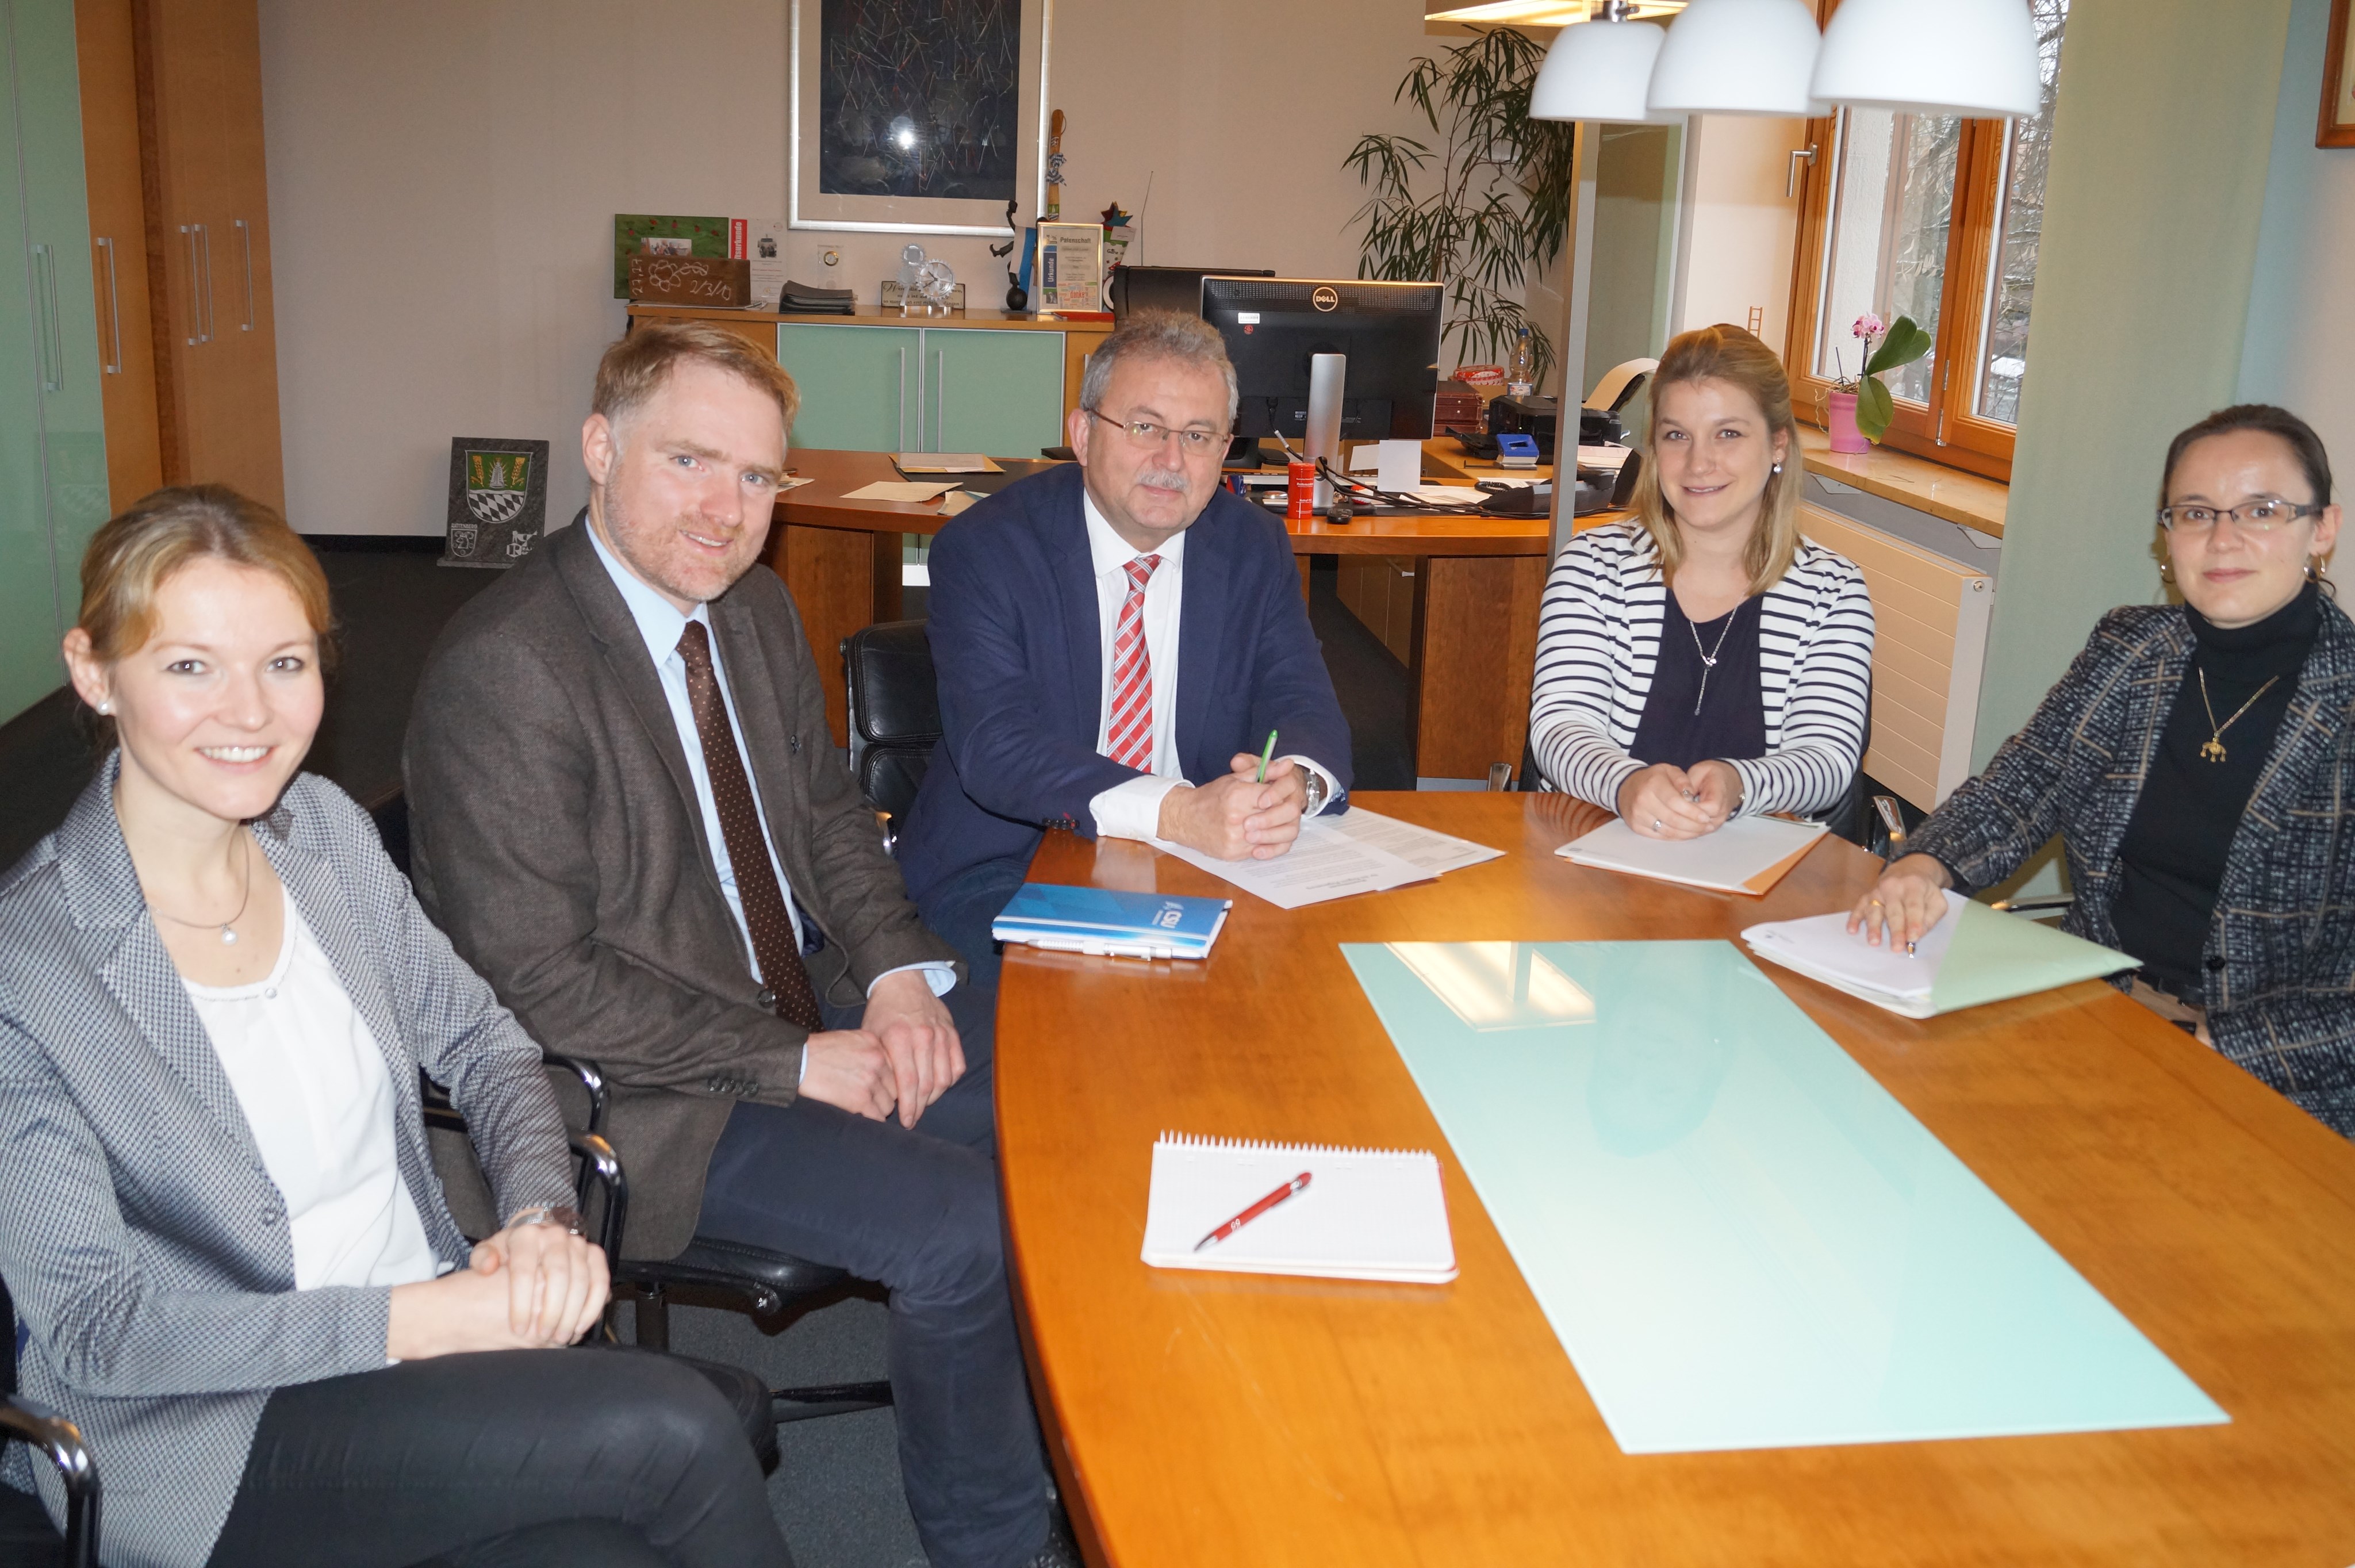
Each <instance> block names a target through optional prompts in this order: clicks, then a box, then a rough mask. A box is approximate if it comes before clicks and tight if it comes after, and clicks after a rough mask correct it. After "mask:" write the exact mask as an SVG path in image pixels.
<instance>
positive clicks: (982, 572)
mask: <svg viewBox="0 0 2355 1568" xmlns="http://www.w3.org/2000/svg"><path fill="white" fill-rule="evenodd" d="M1081 494H1082V476H1081V469H1080V465H1079V464H1075V463H1072V464H1060V465H1059V466H1057V467H1054V468H1051V469H1049V470H1047V471H1046V472H1044V473H1041V474H1038V475H1033V476H1031V477H1030V478H1028V479H1025V480H1022V481H1020V482H1019V483H1018V484H1014V485H1007V487H1006V488H1005V489H1004V490H1001V491H999V492H998V493H997V494H996V495H995V496H990V497H989V498H988V499H987V500H985V501H983V502H981V503H980V504H979V505H977V506H975V507H974V508H973V509H972V510H970V511H968V512H966V513H965V514H964V516H962V517H958V518H957V519H956V520H955V521H954V522H953V523H951V524H949V525H948V526H947V527H946V528H943V529H942V530H941V531H940V533H939V534H938V535H937V536H936V537H935V538H934V539H933V540H932V591H931V594H930V604H931V611H932V622H931V626H930V635H931V639H932V664H933V667H935V668H936V669H937V670H938V671H939V675H940V694H941V725H942V729H943V731H944V734H943V737H942V740H941V742H940V744H939V745H937V746H935V747H934V748H933V749H932V763H931V766H930V768H929V769H928V771H927V772H926V773H925V774H924V783H923V787H922V790H921V791H919V792H918V794H917V796H916V804H915V805H914V807H913V808H912V809H911V811H910V812H909V815H908V821H907V823H906V825H905V826H904V827H903V828H902V829H901V831H900V847H899V858H900V871H901V873H902V874H903V875H904V876H905V877H906V878H907V882H908V891H909V893H910V895H911V897H913V898H914V899H915V900H916V901H918V902H919V903H920V904H921V903H923V902H924V901H927V900H928V899H929V898H930V897H931V896H932V893H933V892H934V891H937V890H938V889H940V888H941V887H943V885H945V884H946V883H947V882H948V881H949V880H951V879H952V878H954V877H956V876H957V875H959V874H960V873H962V872H964V871H966V870H969V869H972V868H973V867H975V866H977V865H980V864H981V863H982V862H984V861H986V860H999V859H1022V860H1025V861H1027V860H1028V859H1029V857H1030V853H1031V851H1032V850H1033V849H1035V848H1038V845H1039V837H1041V832H1042V829H1044V828H1047V827H1068V828H1071V829H1074V830H1076V831H1078V832H1080V833H1082V834H1084V835H1087V836H1089V837H1093V836H1094V833H1095V818H1094V817H1093V816H1092V815H1091V813H1090V812H1089V810H1088V802H1089V801H1090V800H1092V799H1093V798H1094V797H1095V796H1096V795H1100V794H1102V793H1103V791H1105V790H1107V789H1110V788H1112V787H1113V786H1114V784H1122V783H1124V782H1125V781H1127V780H1129V779H1133V778H1135V777H1137V776H1138V773H1137V770H1136V769H1135V768H1130V767H1124V766H1123V765H1122V764H1120V763H1115V762H1114V761H1113V760H1112V759H1111V758H1109V757H1106V756H1103V755H1101V754H1099V753H1098V752H1097V751H1096V731H1097V729H1098V728H1099V726H1100V724H1101V721H1102V719H1103V714H1102V712H1101V704H1102V702H1103V651H1102V650H1103V631H1102V622H1101V618H1100V616H1099V614H1098V612H1097V608H1096V584H1095V573H1094V564H1093V562H1092V560H1091V559H1090V557H1089V553H1088V531H1087V519H1086V517H1085V515H1084V514H1083V513H1082V510H1081V507H1080V497H1081ZM1177 646H1178V655H1177V670H1178V676H1177V754H1178V758H1179V760H1180V761H1181V762H1182V763H1183V764H1184V766H1185V770H1186V776H1187V777H1188V779H1191V780H1193V781H1195V782H1197V783H1203V782H1208V781H1209V780H1211V779H1215V778H1218V777H1220V775H1221V774H1223V773H1226V771H1227V768H1228V763H1229V761H1230V759H1231V758H1232V757H1233V756H1234V754H1235V753H1236V752H1257V751H1258V750H1260V748H1261V747H1262V746H1263V744H1264V743H1265V742H1266V740H1267V732H1268V731H1270V730H1275V731H1281V736H1280V738H1279V740H1278V741H1277V742H1276V750H1277V752H1279V753H1290V754H1297V755H1300V756H1305V757H1313V758H1315V759H1316V762H1317V763H1319V764H1320V765H1321V766H1323V767H1324V768H1325V769H1326V770H1327V772H1329V773H1332V775H1333V776H1334V777H1335V778H1336V779H1337V780H1339V781H1340V784H1341V787H1342V789H1343V790H1344V791H1346V790H1347V789H1348V785H1349V726H1348V722H1347V721H1346V720H1343V719H1342V717H1341V705H1340V703H1339V702H1338V701H1337V700H1336V699H1335V698H1334V696H1333V677H1331V676H1330V675H1328V674H1327V673H1326V669H1325V656H1324V654H1323V653H1322V651H1321V650H1320V649H1319V648H1318V647H1317V645H1316V634H1315V633H1313V632H1311V631H1310V630H1309V628H1308V607H1307V606H1306V605H1305V603H1302V602H1301V597H1300V575H1299V571H1298V570H1297V569H1296V568H1295V566H1294V565H1293V558H1292V544H1291V540H1290V539H1289V538H1287V537H1286V535H1285V534H1284V528H1283V525H1282V524H1280V523H1278V522H1277V521H1276V520H1275V519H1274V518H1273V517H1270V516H1269V515H1268V514H1267V513H1266V512H1265V511H1263V509H1261V508H1260V507H1254V506H1252V504H1251V503H1250V502H1248V501H1245V500H1243V499H1242V498H1241V496H1235V495H1233V494H1231V493H1230V492H1229V491H1227V490H1225V489H1223V488H1221V489H1220V491H1219V492H1218V493H1217V494H1216V495H1215V496H1211V497H1210V504H1209V506H1208V507H1204V508H1203V510H1202V515H1201V516H1200V517H1198V518H1196V519H1195V521H1194V525H1193V527H1192V528H1188V530H1187V534H1186V578H1185V602H1184V603H1183V604H1182V605H1181V607H1180V609H1179V611H1178V617H1177ZM1347 804H1348V803H1347V801H1346V799H1344V800H1341V801H1338V802H1337V803H1336V804H1335V805H1327V807H1326V810H1327V811H1328V812H1329V811H1333V810H1336V809H1340V808H1343V807H1346V805H1347Z"/></svg>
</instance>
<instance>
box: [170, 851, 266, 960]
mask: <svg viewBox="0 0 2355 1568" xmlns="http://www.w3.org/2000/svg"><path fill="white" fill-rule="evenodd" d="M238 847H239V848H240V849H242V850H243V851H244V853H243V855H241V856H240V861H241V863H242V864H243V865H244V867H245V891H243V892H241V893H240V894H238V897H237V912H236V913H235V914H233V915H231V916H229V918H228V919H227V920H224V921H218V922H216V921H209V920H182V919H181V918H180V917H179V916H178V915H176V914H165V912H164V911H162V910H160V909H157V908H156V907H155V900H153V899H150V900H148V901H147V908H148V910H149V912H152V913H155V914H161V915H163V916H164V918H165V920H168V921H170V922H171V923H173V924H174V925H188V926H194V927H196V928H197V930H198V931H202V930H205V929H206V928H207V927H216V928H218V930H219V932H220V939H221V942H222V944H223V945H225V946H229V947H234V946H236V945H237V932H236V931H235V930H234V929H232V928H233V927H235V926H236V924H237V923H238V922H239V921H240V920H243V919H244V918H245V906H246V905H247V904H249V903H250V902H252V901H253V846H252V843H251V841H250V840H249V839H240V840H239V841H238Z"/></svg>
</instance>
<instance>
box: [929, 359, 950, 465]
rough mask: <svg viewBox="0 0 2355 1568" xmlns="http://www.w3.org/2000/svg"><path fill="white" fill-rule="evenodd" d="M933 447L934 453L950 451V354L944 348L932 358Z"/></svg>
mask: <svg viewBox="0 0 2355 1568" xmlns="http://www.w3.org/2000/svg"><path fill="white" fill-rule="evenodd" d="M948 428H949V353H948V350H947V349H945V348H943V349H942V350H941V351H940V352H939V353H938V354H935V355H933V356H932V450H933V451H934V452H946V451H947V450H948V449H949V438H948V433H947V432H948Z"/></svg>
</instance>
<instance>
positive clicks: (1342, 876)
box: [1150, 812, 1436, 909]
mask: <svg viewBox="0 0 2355 1568" xmlns="http://www.w3.org/2000/svg"><path fill="white" fill-rule="evenodd" d="M1349 815H1350V816H1356V815H1357V813H1355V812H1351V813H1349ZM1340 820H1342V819H1341V818H1338V817H1333V818H1327V817H1322V816H1312V817H1310V818H1309V819H1308V820H1307V821H1305V822H1304V823H1302V824H1301V825H1300V837H1297V838H1295V839H1294V840H1293V842H1292V848H1290V849H1289V850H1287V851H1285V852H1284V854H1281V855H1278V856H1276V857H1275V858H1274V859H1272V860H1253V859H1241V860H1220V859H1215V858H1214V857H1211V856H1209V855H1205V854H1203V853H1202V852H1201V851H1200V850H1199V849H1189V848H1187V847H1186V846H1184V845H1183V844H1173V843H1171V842H1170V841H1169V840H1167V839H1166V838H1156V839H1152V840H1150V842H1151V843H1152V845H1153V847H1154V848H1156V849H1159V850H1162V851H1163V852H1165V853H1167V854H1171V855H1175V856H1177V859H1180V860H1183V861H1185V862H1186V863H1187V864H1188V865H1189V866H1199V867H1201V868H1202V869H1204V870H1206V871H1208V872H1209V873H1210V874H1211V875H1212V876H1214V877H1220V878H1223V879H1225V880H1228V881H1230V882H1232V883H1233V884H1234V885H1235V886H1237V887H1239V888H1241V889H1242V890H1243V891H1245V892H1247V893H1255V894H1257V895H1258V896H1259V897H1261V898H1263V899H1265V900H1266V901H1268V902H1270V903H1272V904H1273V905H1275V907H1276V908H1278V909H1298V908H1300V907H1301V906H1302V905H1303V904H1315V903H1323V902H1324V901H1326V900H1327V899H1345V898H1348V896H1349V895H1350V894H1352V893H1379V892H1381V891H1385V890H1386V889H1390V888H1401V887H1404V886H1405V885H1406V884H1407V883H1409V882H1421V881H1426V880H1430V878H1432V877H1433V875H1435V874H1436V873H1434V872H1432V871H1429V870H1426V869H1423V867H1421V866H1418V865H1416V864H1415V863H1414V862H1413V861H1412V860H1410V859H1406V858H1405V857H1404V856H1401V855H1397V854H1394V853H1392V852H1391V850H1388V849H1385V848H1382V847H1381V846H1380V845H1378V844H1370V843H1367V842H1364V841H1363V840H1361V839H1359V838H1355V837H1351V836H1350V835H1348V834H1347V833H1344V832H1342V831H1341V829H1340V828H1339V827H1337V823H1338V822H1339V821H1340Z"/></svg>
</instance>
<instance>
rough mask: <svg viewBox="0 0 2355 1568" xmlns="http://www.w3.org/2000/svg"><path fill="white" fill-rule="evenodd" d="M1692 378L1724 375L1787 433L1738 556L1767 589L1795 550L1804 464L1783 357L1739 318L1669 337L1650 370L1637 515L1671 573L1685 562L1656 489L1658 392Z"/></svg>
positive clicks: (1755, 587) (1760, 588) (1770, 426)
mask: <svg viewBox="0 0 2355 1568" xmlns="http://www.w3.org/2000/svg"><path fill="white" fill-rule="evenodd" d="M1694 381H1723V382H1725V383H1726V384H1727V385H1728V386H1732V387H1736V388H1739V389H1741V390H1742V392H1743V393H1745V394H1746V395H1747V396H1748V397H1749V399H1750V400H1751V401H1752V402H1753V403H1755V404H1757V405H1758V411H1759V412H1761V413H1762V414H1764V415H1765V417H1766V433H1767V436H1768V438H1769V444H1770V448H1771V444H1772V438H1773V436H1774V432H1777V431H1780V432H1782V433H1783V434H1784V435H1785V436H1786V437H1787V438H1788V439H1789V444H1788V446H1786V447H1785V450H1784V453H1783V472H1781V473H1780V474H1770V475H1767V478H1766V493H1765V495H1764V497H1763V499H1762V501H1761V503H1760V505H1759V508H1758V525H1757V527H1756V528H1753V529H1752V530H1751V534H1750V542H1749V544H1748V546H1747V547H1746V548H1745V549H1743V550H1742V565H1743V567H1745V568H1746V569H1747V570H1748V571H1749V573H1750V592H1752V593H1753V594H1755V593H1764V592H1766V590H1768V589H1769V588H1772V587H1774V584H1775V583H1777V582H1779V581H1782V578H1783V573H1784V572H1785V571H1789V570H1790V566H1791V560H1792V558H1793V557H1795V556H1796V555H1797V554H1798V553H1799V496H1800V492H1801V489H1802V487H1803V486H1804V485H1805V484H1806V468H1805V467H1804V466H1803V465H1802V464H1801V463H1800V461H1799V426H1798V421H1796V420H1795V419H1793V418H1792V417H1791V382H1790V379H1789V378H1788V377H1786V376H1785V375H1784V373H1783V361H1782V360H1781V359H1780V358H1778V357H1776V356H1775V353H1774V350H1773V349H1771V348H1769V347H1766V346H1765V345H1764V344H1763V343H1761V342H1759V341H1758V339H1757V338H1755V337H1753V336H1751V335H1750V334H1749V333H1747V332H1744V331H1742V328H1740V327H1738V326H1726V325H1718V326H1704V327H1700V328H1697V329H1695V330H1694V331H1691V332H1688V333H1684V334H1682V335H1681V336H1678V337H1676V338H1674V339H1672V340H1671V341H1670V342H1669V344H1668V351H1667V352H1666V353H1664V354H1662V355H1661V356H1660V368H1658V369H1657V370H1655V371H1653V372H1652V389H1651V399H1652V418H1651V421H1650V429H1649V431H1648V432H1647V433H1646V436H1645V440H1644V466H1643V469H1642V470H1641V471H1640V472H1639V473H1638V474H1637V475H1636V496H1635V502H1636V519H1637V520H1638V521H1639V522H1641V523H1642V524H1643V525H1644V531H1645V532H1646V533H1648V534H1650V535H1651V536H1652V543H1653V545H1654V547H1655V548H1656V549H1658V551H1659V556H1660V580H1661V581H1663V582H1673V581H1676V573H1677V568H1678V566H1680V565H1682V564H1683V563H1684V557H1685V549H1684V539H1683V536H1682V535H1681V534H1679V533H1678V530H1677V526H1676V517H1675V514H1674V513H1672V512H1671V511H1670V510H1669V509H1668V498H1667V497H1666V496H1662V495H1661V494H1660V460H1659V451H1660V394H1661V393H1662V392H1664V391H1666V390H1667V389H1668V388H1670V387H1675V386H1682V385H1685V384H1688V383H1690V382H1694Z"/></svg>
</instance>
